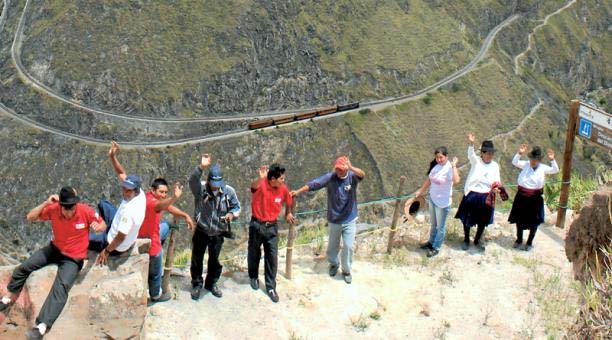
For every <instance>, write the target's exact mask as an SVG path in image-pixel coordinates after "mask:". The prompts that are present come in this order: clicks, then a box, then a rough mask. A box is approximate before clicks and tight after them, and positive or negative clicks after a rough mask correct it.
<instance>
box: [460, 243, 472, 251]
mask: <svg viewBox="0 0 612 340" xmlns="http://www.w3.org/2000/svg"><path fill="white" fill-rule="evenodd" d="M461 249H463V250H468V249H470V241H467V242H465V241H463V244H462V245H461Z"/></svg>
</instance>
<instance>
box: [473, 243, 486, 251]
mask: <svg viewBox="0 0 612 340" xmlns="http://www.w3.org/2000/svg"><path fill="white" fill-rule="evenodd" d="M474 245H475V246H476V249H478V250H479V251H482V252H484V251H485V249H487V247H485V245H484V244H482V243H480V242H478V243H474Z"/></svg>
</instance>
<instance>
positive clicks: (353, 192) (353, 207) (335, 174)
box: [291, 156, 365, 283]
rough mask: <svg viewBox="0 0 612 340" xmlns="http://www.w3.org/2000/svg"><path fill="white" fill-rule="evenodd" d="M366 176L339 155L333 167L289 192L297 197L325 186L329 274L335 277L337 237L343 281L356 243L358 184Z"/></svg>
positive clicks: (348, 276) (349, 277)
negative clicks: (340, 252) (331, 169)
mask: <svg viewBox="0 0 612 340" xmlns="http://www.w3.org/2000/svg"><path fill="white" fill-rule="evenodd" d="M364 177H365V172H363V170H361V169H359V168H356V167H354V166H353V165H352V164H351V161H350V160H349V158H348V157H346V156H342V157H339V158H338V159H336V161H335V162H334V170H333V171H331V172H328V173H326V174H324V175H322V176H320V177H317V178H315V179H313V180H312V181H310V182H308V184H306V185H305V186H303V187H301V188H300V189H298V190H296V191H293V192H291V195H292V196H294V197H295V196H298V195H300V194H302V193H304V192H307V191H316V190H319V189H321V188H327V221H328V226H329V243H328V245H327V260H328V261H329V275H330V276H332V277H333V276H336V274H337V273H338V268H339V266H340V263H339V261H338V253H339V251H340V249H339V248H340V238H342V254H341V261H340V262H341V263H342V276H343V277H344V281H345V282H346V283H351V282H352V276H351V263H352V261H353V243H354V242H355V234H356V222H357V185H358V184H359V182H360V181H361V180H362V179H363V178H364Z"/></svg>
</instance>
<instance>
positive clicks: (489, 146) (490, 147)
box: [480, 140, 496, 152]
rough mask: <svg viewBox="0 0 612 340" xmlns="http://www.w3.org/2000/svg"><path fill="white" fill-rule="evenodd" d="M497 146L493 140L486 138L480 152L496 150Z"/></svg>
mask: <svg viewBox="0 0 612 340" xmlns="http://www.w3.org/2000/svg"><path fill="white" fill-rule="evenodd" d="M495 151H496V150H495V147H494V146H493V141H491V140H486V141H484V142H482V146H481V147H480V152H495Z"/></svg>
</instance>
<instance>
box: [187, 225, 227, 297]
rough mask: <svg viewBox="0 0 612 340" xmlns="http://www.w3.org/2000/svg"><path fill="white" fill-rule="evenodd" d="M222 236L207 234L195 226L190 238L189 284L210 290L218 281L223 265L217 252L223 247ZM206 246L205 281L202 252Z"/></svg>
mask: <svg viewBox="0 0 612 340" xmlns="http://www.w3.org/2000/svg"><path fill="white" fill-rule="evenodd" d="M223 241H224V240H223V236H209V235H207V234H206V233H205V232H203V231H201V230H199V229H197V228H196V231H195V232H194V233H193V237H192V238H191V268H190V271H191V285H192V286H193V287H196V286H200V287H201V286H202V283H204V288H206V289H208V290H210V289H211V288H212V286H213V285H215V284H216V283H217V281H219V278H220V277H221V273H222V270H223V266H222V265H221V263H219V254H220V253H221V248H222V247H223ZM206 248H208V264H207V273H206V281H204V280H203V279H202V272H203V268H202V266H203V263H204V253H205V252H206Z"/></svg>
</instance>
